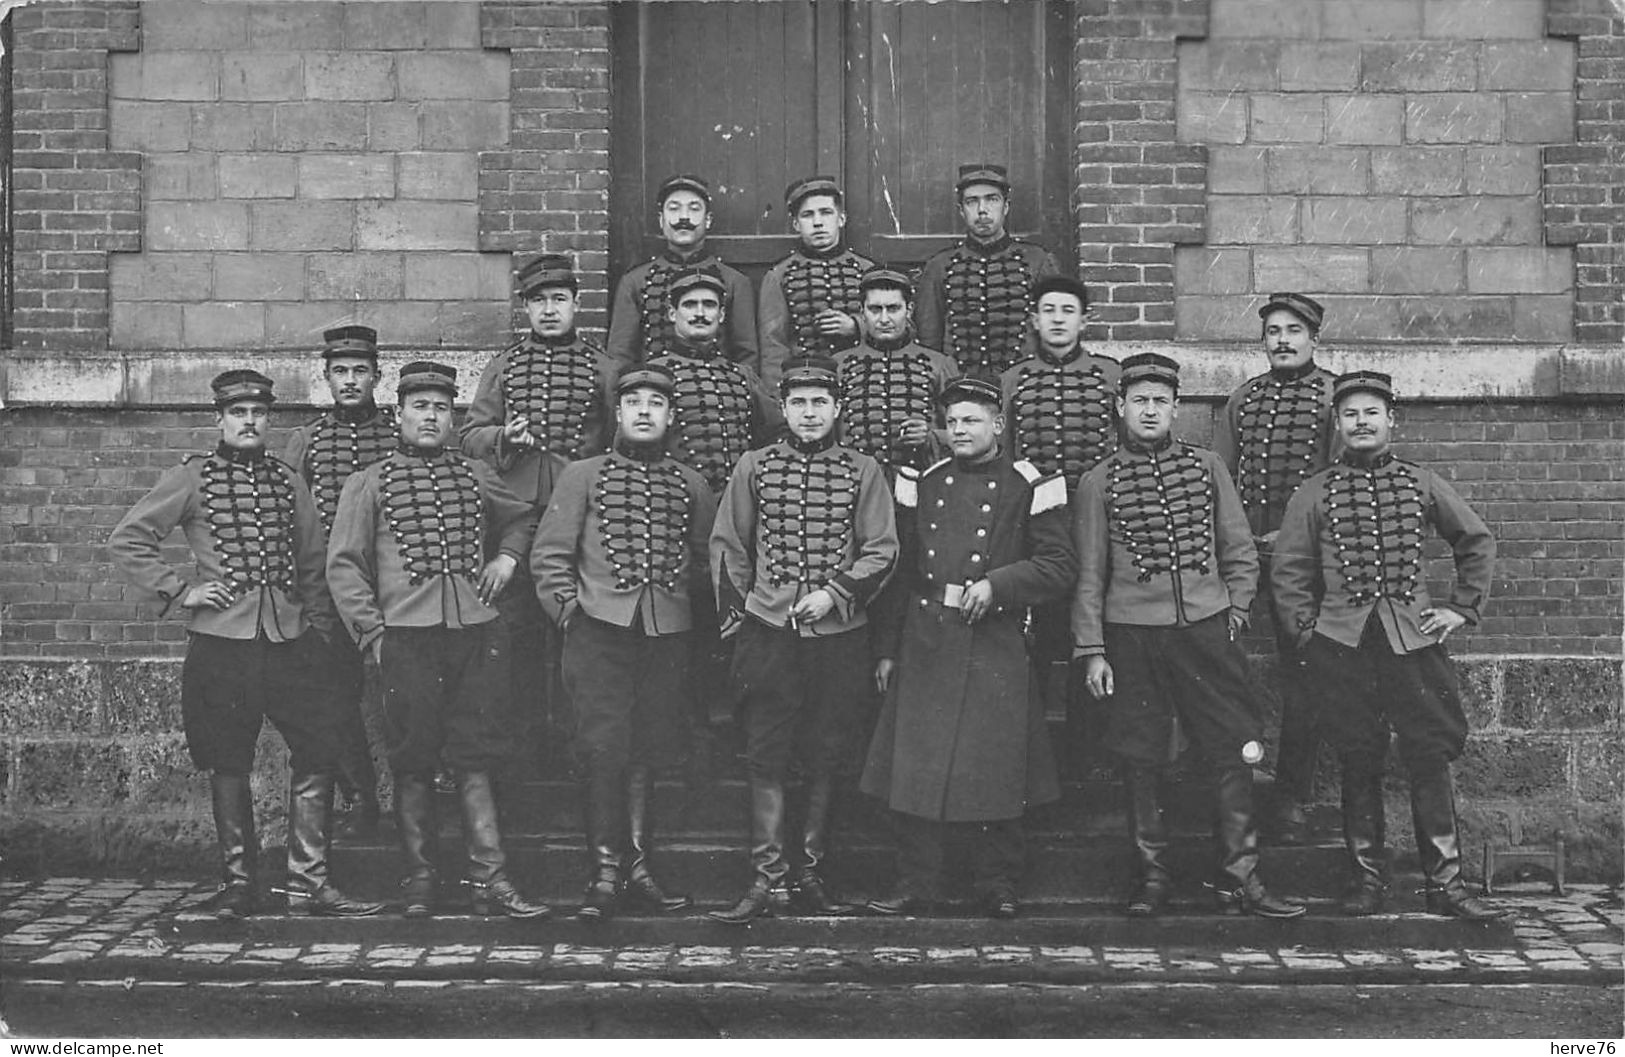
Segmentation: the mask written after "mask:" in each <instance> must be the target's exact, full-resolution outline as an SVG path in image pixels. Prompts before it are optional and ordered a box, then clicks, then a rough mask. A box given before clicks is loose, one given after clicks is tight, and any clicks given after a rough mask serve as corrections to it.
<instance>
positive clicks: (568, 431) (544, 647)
mask: <svg viewBox="0 0 1625 1057" xmlns="http://www.w3.org/2000/svg"><path fill="white" fill-rule="evenodd" d="M518 287H519V296H520V298H521V299H522V300H523V301H524V303H525V315H526V316H527V317H528V319H529V322H530V330H529V332H528V333H527V334H526V335H525V336H524V337H523V338H521V339H520V340H519V341H517V342H515V343H514V344H512V345H510V346H508V348H506V349H504V350H503V351H502V352H499V353H498V354H497V355H496V356H494V357H492V358H491V362H490V363H488V364H486V366H485V370H484V371H483V372H481V374H480V381H479V384H478V385H477V386H476V387H475V389H474V399H473V401H472V403H470V404H469V408H468V415H467V417H466V418H465V419H464V421H463V428H462V432H461V446H462V450H463V452H464V453H465V454H467V455H470V456H472V457H474V458H476V459H484V460H485V461H486V462H487V463H488V464H490V466H491V467H492V468H493V469H495V470H496V472H497V474H498V475H499V476H500V477H501V478H502V483H503V484H504V485H506V486H507V487H508V489H509V490H510V491H511V492H513V493H514V494H515V495H517V496H518V497H519V498H520V499H523V500H525V501H526V502H527V503H530V504H531V505H532V506H533V507H535V508H536V511H537V513H538V514H540V512H541V511H543V510H545V509H546V508H547V503H548V500H549V498H550V497H551V495H552V492H553V482H554V480H555V479H556V478H557V477H558V475H559V474H560V473H562V472H563V470H564V467H565V466H566V465H568V464H569V463H570V462H572V461H574V460H576V459H584V458H587V457H589V456H594V455H599V454H602V453H603V451H604V449H605V448H606V447H607V446H608V444H609V439H610V434H611V433H612V431H613V424H612V422H611V421H610V416H609V407H608V404H609V392H610V389H611V388H612V387H613V386H614V384H615V368H614V365H613V364H611V362H610V360H609V357H608V356H607V355H605V354H604V353H603V352H602V351H601V350H600V349H598V348H597V347H596V346H595V345H592V344H591V343H589V342H587V341H586V340H585V339H583V338H581V337H580V336H579V335H578V334H577V333H576V329H575V319H576V310H577V308H578V307H579V300H578V292H577V280H576V275H575V269H574V267H573V266H572V265H571V263H570V258H568V257H565V256H562V255H559V254H542V255H541V256H538V257H535V258H533V259H531V260H530V261H528V262H527V263H526V264H525V265H524V267H522V268H521V269H520V270H519V276H518ZM497 607H498V608H499V609H501V610H502V615H503V617H504V618H505V619H506V620H507V622H508V631H509V634H510V635H511V636H512V637H513V640H514V641H515V642H518V643H521V644H523V645H524V647H525V648H523V649H520V650H518V651H516V656H515V657H514V658H513V664H512V669H511V672H512V683H513V695H514V702H515V705H516V706H517V707H520V708H521V709H522V717H521V719H522V721H524V720H528V719H532V718H536V719H540V718H541V717H542V716H545V715H547V713H548V712H549V711H553V712H557V713H562V712H563V711H564V710H565V708H566V707H567V706H566V705H565V702H564V701H563V700H562V699H561V695H560V694H559V693H556V692H551V691H554V690H555V689H556V686H555V676H556V674H557V671H558V651H559V644H558V642H557V640H556V638H555V637H553V636H551V635H550V634H549V633H548V622H547V621H545V620H544V619H543V615H542V610H541V607H540V606H539V605H538V604H537V601H536V592H535V590H534V589H533V586H532V584H531V582H530V571H529V567H528V565H527V566H522V567H521V568H520V569H519V570H518V571H517V572H516V573H515V575H514V578H513V581H512V582H511V583H510V584H509V585H508V589H507V590H506V591H504V592H503V594H502V597H501V598H499V599H498V600H497ZM538 646H539V647H540V648H537V647H538ZM539 698H540V700H539ZM526 702H534V712H533V709H532V708H529V707H525V703H526ZM547 725H548V726H549V727H550V728H551V730H552V732H553V733H554V734H555V735H558V734H560V733H561V732H564V731H568V729H569V724H568V717H566V716H564V715H562V714H559V715H552V716H551V717H549V722H548V724H547ZM565 740H566V739H565V738H563V737H554V738H552V739H550V740H549V745H548V747H549V748H551V747H553V746H556V745H561V744H562V743H563V742H564V741H565Z"/></svg>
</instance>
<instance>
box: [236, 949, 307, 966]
mask: <svg viewBox="0 0 1625 1057" xmlns="http://www.w3.org/2000/svg"><path fill="white" fill-rule="evenodd" d="M303 951H304V948H303V947H251V948H249V949H248V950H246V951H244V952H243V956H242V958H241V959H240V960H241V961H256V962H291V961H293V960H294V959H295V958H297V957H299V955H300V954H301V953H303Z"/></svg>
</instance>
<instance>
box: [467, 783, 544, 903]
mask: <svg viewBox="0 0 1625 1057" xmlns="http://www.w3.org/2000/svg"><path fill="white" fill-rule="evenodd" d="M457 798H458V800H459V801H460V802H461V804H462V809H463V839H464V841H465V842H466V843H467V845H468V865H467V867H465V869H466V870H467V873H466V874H465V875H464V877H463V883H464V884H465V885H467V886H468V887H469V906H470V908H471V909H472V910H473V911H474V913H475V914H478V915H480V916H482V917H493V916H495V915H498V914H502V915H506V916H507V917H510V918H541V917H546V916H547V915H548V914H550V913H552V908H551V907H549V906H547V905H546V904H544V903H532V902H531V901H530V900H528V899H526V898H525V897H524V895H523V894H522V893H520V891H519V889H518V888H516V887H514V883H513V882H512V881H510V880H508V875H507V870H506V867H507V863H508V859H507V856H506V855H504V854H503V851H502V834H501V831H500V830H499V829H498V827H497V802H496V795H495V793H494V792H493V791H492V789H491V776H490V775H489V774H488V773H486V772H485V771H464V772H462V773H460V774H458V776H457Z"/></svg>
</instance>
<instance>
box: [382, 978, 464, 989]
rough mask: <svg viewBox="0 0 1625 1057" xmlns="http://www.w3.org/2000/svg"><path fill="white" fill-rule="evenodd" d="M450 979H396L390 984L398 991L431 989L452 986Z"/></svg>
mask: <svg viewBox="0 0 1625 1057" xmlns="http://www.w3.org/2000/svg"><path fill="white" fill-rule="evenodd" d="M451 983H452V982H451V981H450V980H396V981H394V982H393V983H391V984H390V986H391V987H393V988H394V989H395V990H397V991H408V990H418V991H422V990H430V989H440V988H445V987H450V986H451Z"/></svg>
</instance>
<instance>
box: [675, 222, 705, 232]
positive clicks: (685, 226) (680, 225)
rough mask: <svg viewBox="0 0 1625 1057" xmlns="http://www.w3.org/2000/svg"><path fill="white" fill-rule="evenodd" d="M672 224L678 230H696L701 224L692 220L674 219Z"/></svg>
mask: <svg viewBox="0 0 1625 1057" xmlns="http://www.w3.org/2000/svg"><path fill="white" fill-rule="evenodd" d="M671 226H672V227H674V228H676V229H677V230H678V231H694V230H695V229H697V228H698V227H699V225H698V224H696V223H694V221H692V220H674V221H672V222H671Z"/></svg>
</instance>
